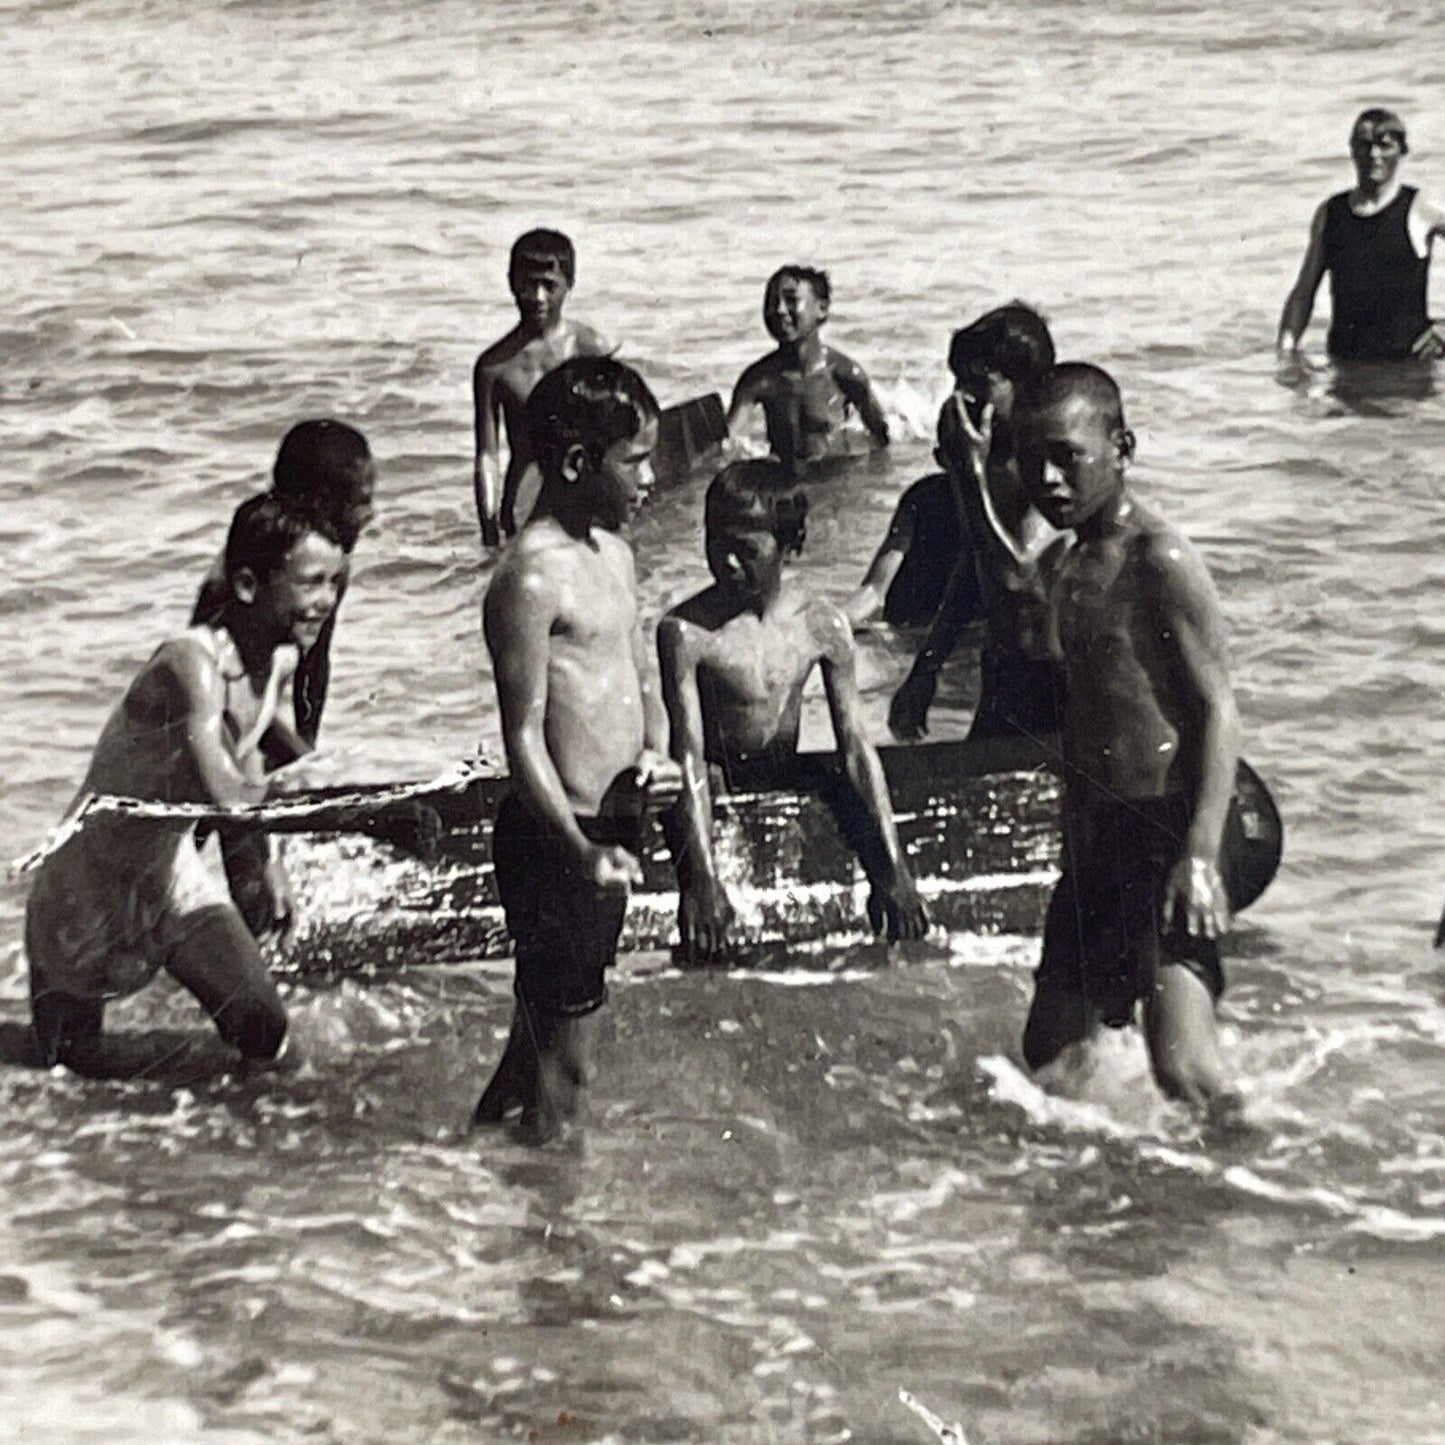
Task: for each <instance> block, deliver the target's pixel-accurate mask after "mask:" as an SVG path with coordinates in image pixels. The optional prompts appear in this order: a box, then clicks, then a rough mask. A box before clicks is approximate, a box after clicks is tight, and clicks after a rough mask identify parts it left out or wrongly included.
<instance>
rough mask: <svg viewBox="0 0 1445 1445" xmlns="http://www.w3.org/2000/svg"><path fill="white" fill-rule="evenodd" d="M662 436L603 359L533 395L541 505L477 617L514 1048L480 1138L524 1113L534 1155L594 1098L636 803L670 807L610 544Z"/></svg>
mask: <svg viewBox="0 0 1445 1445" xmlns="http://www.w3.org/2000/svg"><path fill="white" fill-rule="evenodd" d="M657 418H658V408H657V402H656V401H655V400H654V398H653V395H652V393H651V391H649V390H648V388H647V385H646V383H645V382H644V381H643V380H642V378H641V377H640V376H638V374H637V373H636V372H635V371H633V370H632V369H631V368H630V367H627V366H624V365H622V363H621V362H618V361H614V360H612V359H611V358H609V357H574V358H573V359H572V360H570V361H566V362H564V363H563V364H562V365H561V366H560V367H558V368H557V369H556V370H555V371H551V372H549V373H548V374H547V375H546V376H545V377H543V378H542V379H541V381H539V382H538V383H537V386H536V387H535V388H534V390H533V391H532V394H531V396H530V397H529V398H528V400H527V407H526V416H525V419H524V420H525V425H526V429H527V435H528V436H529V437H530V438H531V443H532V447H533V455H534V456H535V457H536V460H537V465H538V466H539V468H540V469H541V474H542V490H541V493H540V494H539V496H538V498H537V506H536V508H535V510H534V511H533V513H532V515H531V517H530V518H529V519H528V520H527V522H526V524H525V526H523V528H522V530H521V531H520V532H519V533H518V534H517V538H516V540H515V541H514V542H513V544H512V545H511V547H509V548H508V550H507V551H506V552H505V553H503V555H502V559H501V561H500V562H499V563H498V565H497V570H496V572H495V574H494V575H493V577H492V581H491V585H490V587H489V588H488V590H487V595H486V599H485V602H484V604H483V611H482V623H483V630H484V632H485V634H486V641H487V650H488V652H489V653H490V654H491V659H492V670H493V676H494V678H495V681H496V688H497V703H498V706H499V709H500V712H501V723H502V740H503V742H504V743H505V745H506V750H507V763H508V768H509V770H510V773H511V781H512V790H511V792H510V793H509V794H508V796H507V797H506V798H505V799H504V800H503V802H502V804H501V806H500V807H499V808H498V810H497V820H496V827H495V831H494V834H493V842H492V857H493V863H494V866H495V868H496V882H497V892H498V893H499V895H500V896H501V902H502V907H503V909H504V911H505V913H506V918H507V928H508V930H509V931H510V933H511V935H512V940H513V943H514V944H515V946H516V957H517V971H516V984H515V996H516V998H515V1007H514V1011H513V1015H512V1027H511V1034H510V1036H509V1038H508V1040H507V1045H506V1049H505V1051H504V1052H503V1055H502V1058H501V1061H500V1062H499V1063H498V1065H497V1067H496V1071H495V1072H494V1074H493V1075H492V1079H491V1082H490V1083H489V1084H488V1085H487V1087H486V1090H485V1092H484V1093H483V1094H482V1097H481V1100H480V1102H479V1103H478V1104H477V1108H476V1114H475V1116H474V1122H475V1123H478V1124H484V1123H500V1122H501V1121H502V1120H503V1119H504V1118H505V1117H506V1116H507V1115H508V1114H509V1113H511V1112H512V1111H513V1110H515V1109H520V1110H521V1113H522V1125H523V1127H524V1129H526V1130H527V1131H528V1132H529V1133H530V1134H531V1136H532V1137H533V1138H534V1139H538V1140H541V1139H545V1138H548V1137H550V1136H551V1135H553V1134H555V1133H556V1132H557V1131H558V1129H559V1128H561V1127H562V1125H563V1123H564V1122H565V1120H566V1119H567V1118H568V1117H569V1116H571V1115H572V1114H573V1113H574V1112H575V1110H576V1108H577V1105H578V1102H579V1098H580V1091H581V1089H582V1086H583V1085H584V1084H585V1083H586V1082H587V1077H588V1072H589V1069H590V1053H591V1043H592V1035H593V1033H594V1032H595V1027H594V1026H595V1023H596V1017H595V1016H596V1013H597V1010H598V1009H600V1008H601V1007H602V1004H603V1002H604V1001H605V1000H606V997H607V970H608V969H609V968H610V967H611V966H612V964H613V962H614V960H615V957H616V953H617V940H618V936H619V934H620V933H621V931H622V920H623V915H624V913H625V911H626V908H627V895H628V889H629V886H630V885H631V884H633V883H637V882H641V880H642V869H641V864H640V862H639V860H638V850H639V848H640V846H641V836H642V816H643V804H644V802H645V797H646V794H647V793H648V792H656V793H660V794H662V795H663V800H664V801H666V802H671V801H672V800H674V799H675V798H676V795H677V777H678V770H677V767H676V765H675V764H674V763H672V762H671V760H670V759H668V758H667V757H666V756H665V755H664V754H663V752H662V751H661V750H662V749H663V747H664V746H665V742H664V735H665V728H666V717H665V715H664V713H663V711H662V705H661V701H660V699H659V698H658V695H657V692H656V689H655V688H654V686H653V683H652V677H653V672H652V668H651V667H650V666H649V663H648V656H647V648H646V647H645V646H644V643H643V632H642V625H641V618H640V616H639V613H638V605H637V579H636V574H635V570H634V563H633V557H632V548H631V547H630V546H629V545H628V543H627V542H626V541H625V540H624V539H623V538H622V537H621V536H620V535H618V534H619V531H620V530H621V529H622V528H623V527H625V526H626V524H627V523H628V522H629V521H630V520H631V518H632V516H633V515H634V513H635V512H636V511H637V509H638V508H639V507H640V506H641V505H642V502H643V500H644V499H645V497H646V495H647V491H648V488H649V487H650V486H651V482H652V471H651V463H650V457H651V454H652V450H653V448H654V447H655V446H656V445H657V430H658V422H657Z"/></svg>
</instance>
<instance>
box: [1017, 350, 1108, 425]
mask: <svg viewBox="0 0 1445 1445" xmlns="http://www.w3.org/2000/svg"><path fill="white" fill-rule="evenodd" d="M1072 396H1082V397H1084V398H1085V399H1086V400H1087V401H1088V402H1089V403H1090V405H1092V406H1093V407H1094V408H1095V409H1096V410H1097V411H1098V412H1099V414H1100V418H1101V420H1102V421H1103V423H1104V429H1105V430H1106V431H1108V432H1111V433H1112V432H1116V431H1118V432H1127V430H1128V429H1127V428H1126V427H1125V425H1124V398H1123V395H1122V394H1121V393H1120V391H1119V383H1118V382H1117V381H1115V380H1114V378H1113V377H1112V376H1110V375H1109V373H1108V372H1107V371H1105V370H1104V368H1103V367H1101V366H1094V365H1093V364H1092V363H1091V362H1087V361H1064V362H1061V363H1060V364H1059V365H1058V366H1056V367H1054V368H1053V369H1052V370H1051V371H1047V372H1045V373H1044V374H1043V375H1042V376H1040V377H1038V378H1036V379H1035V380H1034V381H1033V382H1032V383H1031V384H1030V385H1029V386H1028V387H1027V388H1026V389H1025V390H1024V392H1023V393H1022V395H1021V396H1020V398H1019V404H1020V405H1021V406H1022V407H1023V408H1024V409H1025V410H1028V411H1045V410H1047V409H1048V408H1049V407H1051V406H1056V405H1057V404H1058V403H1059V402H1062V401H1066V400H1067V399H1068V398H1069V397H1072Z"/></svg>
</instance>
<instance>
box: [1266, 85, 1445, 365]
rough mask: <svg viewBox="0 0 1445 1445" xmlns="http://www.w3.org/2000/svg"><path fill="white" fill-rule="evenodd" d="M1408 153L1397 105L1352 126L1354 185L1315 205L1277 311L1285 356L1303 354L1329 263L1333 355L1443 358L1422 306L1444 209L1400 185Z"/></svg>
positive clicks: (1443, 345) (1442, 337)
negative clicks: (1289, 287) (1293, 277)
mask: <svg viewBox="0 0 1445 1445" xmlns="http://www.w3.org/2000/svg"><path fill="white" fill-rule="evenodd" d="M1408 151H1409V146H1408V145H1407V144H1406V143H1405V125H1404V122H1403V121H1401V119H1400V117H1399V116H1397V115H1396V114H1395V113H1394V112H1393V111H1389V110H1379V109H1372V110H1366V111H1363V112H1361V114H1360V117H1359V119H1358V120H1356V121H1355V125H1354V129H1353V130H1352V131H1351V132H1350V158H1351V159H1352V160H1353V161H1354V163H1355V176H1356V183H1355V186H1354V189H1353V190H1349V191H1341V192H1340V193H1339V194H1338V195H1335V196H1331V197H1330V198H1329V200H1327V201H1325V202H1323V203H1322V204H1321V205H1320V207H1319V209H1318V210H1317V211H1316V212H1315V215H1314V220H1313V222H1312V223H1311V225H1310V239H1309V245H1308V246H1307V247H1306V249H1305V256H1304V263H1303V264H1302V265H1301V266H1300V273H1299V279H1298V280H1297V281H1296V282H1295V284H1294V290H1293V291H1291V292H1290V293H1289V299H1288V300H1287V301H1286V302H1285V304H1284V314H1283V315H1282V316H1281V317H1280V323H1279V343H1278V344H1279V352H1280V355H1281V356H1287V357H1288V356H1294V355H1296V354H1298V352H1299V350H1300V343H1301V342H1302V341H1303V339H1304V333H1305V328H1306V327H1307V326H1308V325H1309V320H1310V313H1311V312H1312V311H1313V310H1314V304H1315V293H1316V292H1317V291H1318V290H1319V286H1320V281H1321V280H1322V279H1323V277H1324V274H1325V272H1327V271H1328V272H1329V276H1330V332H1329V340H1328V343H1327V344H1328V349H1329V354H1330V356H1331V357H1332V358H1334V359H1335V360H1337V361H1406V360H1409V359H1410V358H1411V357H1416V358H1419V359H1422V360H1432V361H1433V360H1435V359H1437V358H1439V357H1441V356H1445V332H1442V330H1441V328H1440V327H1439V326H1438V325H1436V324H1435V323H1433V322H1432V321H1431V320H1430V316H1429V313H1428V312H1427V311H1426V309H1425V308H1426V283H1427V278H1428V275H1429V270H1430V249H1431V243H1432V242H1433V241H1434V240H1435V238H1436V237H1437V236H1439V235H1441V234H1445V211H1442V210H1441V209H1440V207H1439V206H1436V205H1432V204H1431V203H1430V202H1428V201H1427V200H1426V199H1425V198H1424V197H1423V196H1422V195H1420V193H1419V192H1418V191H1417V190H1416V189H1415V187H1414V186H1404V185H1401V184H1400V181H1399V177H1398V176H1397V174H1396V172H1397V171H1398V170H1399V168H1400V162H1401V160H1403V159H1404V157H1405V155H1406V154H1407V153H1408Z"/></svg>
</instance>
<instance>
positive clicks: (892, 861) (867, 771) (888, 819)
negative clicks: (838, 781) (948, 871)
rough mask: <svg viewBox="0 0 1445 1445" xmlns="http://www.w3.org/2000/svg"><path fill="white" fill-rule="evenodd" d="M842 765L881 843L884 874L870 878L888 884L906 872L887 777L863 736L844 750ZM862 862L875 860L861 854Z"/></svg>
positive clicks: (868, 862)
mask: <svg viewBox="0 0 1445 1445" xmlns="http://www.w3.org/2000/svg"><path fill="white" fill-rule="evenodd" d="M843 768H844V772H845V773H846V775H847V778H848V781H849V783H851V784H852V787H853V791H854V792H855V793H856V794H857V795H858V798H859V800H860V801H861V802H862V804H863V807H864V809H865V810H866V811H867V814H868V818H869V821H870V822H871V823H872V824H873V826H874V828H875V829H876V830H877V834H878V839H879V841H880V842H881V843H882V844H883V860H882V861H883V864H884V867H885V868H886V870H887V871H886V876H885V877H882V878H877V879H873V880H872V881H874V882H877V883H883V884H891V883H893V882H894V881H896V880H897V879H898V878H899V877H901V876H902V875H903V874H905V873H906V872H907V866H906V865H905V863H904V861H903V845H902V844H901V843H900V842H899V841H898V826H897V824H896V823H895V822H894V820H893V800H892V798H890V797H889V795H888V779H887V778H886V777H885V776H884V773H883V764H882V762H881V761H880V760H879V757H878V751H877V749H876V748H874V747H873V746H872V744H870V743H868V742H867V741H865V740H864V739H863V738H861V737H855V738H854V739H853V740H852V742H851V743H850V744H849V745H848V747H846V748H845V749H844V750H843ZM862 861H863V864H864V866H865V868H866V867H868V865H869V864H870V863H876V861H877V860H872V859H869V858H867V857H864V858H863V859H862Z"/></svg>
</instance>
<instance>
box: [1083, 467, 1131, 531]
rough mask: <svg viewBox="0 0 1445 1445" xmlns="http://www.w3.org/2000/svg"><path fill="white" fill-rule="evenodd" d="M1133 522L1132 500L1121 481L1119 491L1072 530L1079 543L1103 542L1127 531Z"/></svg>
mask: <svg viewBox="0 0 1445 1445" xmlns="http://www.w3.org/2000/svg"><path fill="white" fill-rule="evenodd" d="M1133 520H1134V499H1133V497H1131V496H1130V495H1129V492H1128V489H1127V488H1126V487H1125V486H1124V484H1123V482H1122V480H1121V481H1120V484H1119V490H1118V491H1117V492H1115V493H1114V495H1113V496H1112V497H1110V498H1109V500H1108V501H1106V502H1105V503H1104V504H1103V506H1101V507H1100V508H1099V510H1098V511H1097V512H1095V513H1094V514H1093V515H1092V516H1091V517H1086V518H1085V519H1084V520H1083V521H1082V522H1080V523H1079V525H1078V526H1077V527H1076V528H1075V529H1074V535H1075V536H1076V537H1077V538H1078V539H1079V541H1081V542H1103V541H1107V540H1108V539H1109V538H1110V537H1117V536H1118V535H1119V534H1120V533H1121V532H1126V531H1128V530H1129V527H1130V525H1131V524H1132V522H1133Z"/></svg>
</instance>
